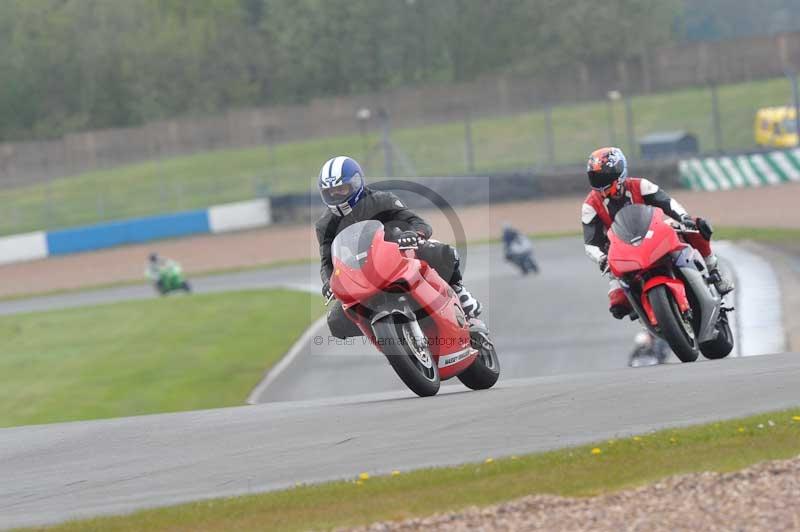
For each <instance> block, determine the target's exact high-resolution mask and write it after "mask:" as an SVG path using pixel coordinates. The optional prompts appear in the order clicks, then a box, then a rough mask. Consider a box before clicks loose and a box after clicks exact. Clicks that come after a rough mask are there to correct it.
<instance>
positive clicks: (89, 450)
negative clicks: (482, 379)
mask: <svg viewBox="0 0 800 532" xmlns="http://www.w3.org/2000/svg"><path fill="white" fill-rule="evenodd" d="M537 259H538V260H539V262H540V265H541V267H542V274H541V275H540V276H538V277H529V278H523V277H521V276H520V275H519V274H518V273H516V272H515V271H514V270H513V269H512V268H511V267H509V266H507V265H505V264H503V263H502V259H501V257H500V256H499V255H498V249H497V248H496V247H488V246H484V247H479V248H473V249H471V250H470V253H469V255H468V264H467V280H468V281H469V283H468V284H469V287H470V288H471V289H472V290H473V292H474V293H475V294H476V296H478V297H479V298H481V299H482V300H483V302H484V305H485V306H486V308H487V310H486V312H485V318H486V321H487V322H488V323H489V325H490V327H491V329H492V332H493V335H494V337H495V340H496V344H497V347H498V353H499V355H500V357H501V365H502V367H503V376H502V377H501V381H500V382H499V383H498V385H497V387H496V388H495V389H493V390H490V391H486V392H471V391H467V390H466V388H464V387H463V386H461V385H460V384H459V383H457V382H456V383H455V384H452V385H451V384H450V383H445V384H444V385H443V388H442V392H441V394H440V395H439V396H437V397H434V398H428V399H419V398H416V397H414V396H412V395H411V393H410V392H408V391H407V390H405V389H403V385H402V383H400V382H399V380H398V379H397V377H396V376H394V374H393V373H392V371H391V369H390V367H389V366H388V364H387V363H386V362H385V360H383V359H382V358H381V357H380V356H377V355H376V354H374V353H373V352H372V351H371V348H369V346H363V345H361V343H359V342H357V343H356V345H353V346H333V345H328V343H329V342H328V338H327V335H325V334H324V332H325V331H324V330H323V331H321V332H320V333H319V336H320V337H321V341H320V340H317V342H319V343H321V345H319V346H318V345H316V344H317V342H315V341H314V338H313V337H314V336H315V334H311V335H310V337H309V341H308V343H306V344H304V345H301V346H300V347H299V349H298V350H297V355H296V356H295V357H294V358H293V359H292V360H291V362H290V363H289V364H288V365H286V367H285V369H284V370H283V371H282V372H281V373H280V375H278V377H277V378H276V379H275V380H274V382H272V383H271V384H270V385H269V386H267V387H266V388H264V389H263V390H261V391H260V393H259V395H258V397H257V398H256V399H257V400H258V401H270V402H269V403H268V404H258V405H254V406H244V407H237V408H227V409H218V410H208V411H200V412H186V413H177V414H162V415H154V416H140V417H133V418H122V419H111V420H100V421H90V422H78V423H65V424H52V425H40V426H31V427H18V428H9V429H0V527H12V526H24V525H33V524H43V523H51V522H57V521H61V520H64V519H68V518H74V517H82V516H91V515H97V514H105V513H120V512H125V511H130V510H133V509H137V508H142V507H148V506H157V505H166V504H172V503H177V502H182V501H189V500H196V499H202V498H208V497H216V496H224V495H234V494H242V493H251V492H258V491H265V490H270V489H276V488H281V487H287V486H293V485H294V484H295V483H297V482H315V481H323V480H331V479H338V478H352V477H353V476H354V475H356V474H358V473H359V472H361V471H369V472H370V473H373V474H380V473H386V472H389V471H391V470H393V469H400V470H404V471H406V470H410V469H414V468H419V467H425V466H432V465H446V464H457V463H463V462H466V461H474V460H483V459H485V458H487V457H490V456H491V457H499V456H503V455H510V454H518V453H523V452H531V451H537V450H544V449H551V448H556V447H562V446H567V445H573V444H579V443H586V442H590V441H595V440H603V439H606V438H610V437H615V436H623V435H627V434H632V433H641V432H645V431H648V430H651V429H656V428H663V427H669V426H679V425H686V424H691V423H696V422H703V421H708V420H712V419H720V418H726V417H736V416H742V415H746V414H748V413H754V412H759V411H764V410H770V409H778V408H786V407H790V406H796V405H798V404H800V395H798V393H797V382H798V381H800V357H798V356H797V355H792V354H783V355H770V356H761V357H745V358H731V359H728V360H723V361H718V362H711V361H702V362H697V363H694V364H686V365H681V364H668V365H665V366H659V367H653V368H638V369H630V368H627V367H626V362H627V355H628V351H629V350H630V348H631V339H632V335H633V333H634V332H635V331H636V330H637V328H636V326H635V324H631V323H625V324H621V323H619V322H616V321H615V320H613V319H611V318H610V317H609V315H608V314H607V311H606V302H605V293H606V290H607V285H606V284H605V283H604V281H603V280H602V279H600V278H599V275H598V274H597V272H596V269H595V268H594V267H593V266H592V265H591V263H590V262H589V261H588V260H586V259H585V258H584V257H583V255H582V249H581V246H580V242H579V241H577V240H573V239H566V240H553V241H543V242H540V243H538V245H537ZM315 269H316V268H315V267H309V266H295V267H287V268H282V269H273V270H269V271H265V272H245V273H239V274H228V275H220V276H213V277H208V278H205V279H197V280H195V286H196V287H197V289H198V291H205V290H209V291H211V290H221V289H231V288H250V287H254V286H277V285H286V284H288V285H291V286H295V287H298V288H306V289H316V286H317V285H318V279H317V277H316V274H315ZM145 290H147V293H145V292H144V291H145ZM87 297H89V296H86V295H85V294H83V295H78V294H65V295H61V296H50V297H48V298H37V299H36V300H27V301H11V302H5V303H2V304H0V312H1V313H8V312H13V311H16V312H19V311H23V310H33V308H32V305H33V306H35V305H40V306H38V307H35V308H37V309H38V308H44V307H42V306H41V305H43V303H42V302H43V301H45V300H46V301H47V305H46V306H48V307H50V308H53V307H68V306H75V305H80V304H87V299H86V298H87ZM140 297H153V296H152V292H150V291H149V289H145V288H143V287H126V288H120V289H109V290H104V291H95V292H93V293H92V295H91V296H90V297H89V299H91V302H98V301H110V300H114V299H120V298H122V299H125V298H140ZM32 301H35V302H33V303H32ZM10 306H15V308H16V310H13V309H11V308H10Z"/></svg>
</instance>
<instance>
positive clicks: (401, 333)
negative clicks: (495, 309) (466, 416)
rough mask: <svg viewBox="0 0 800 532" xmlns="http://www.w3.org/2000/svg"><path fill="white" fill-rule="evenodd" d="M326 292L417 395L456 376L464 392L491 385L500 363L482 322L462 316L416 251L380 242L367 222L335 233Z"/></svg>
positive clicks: (378, 229)
mask: <svg viewBox="0 0 800 532" xmlns="http://www.w3.org/2000/svg"><path fill="white" fill-rule="evenodd" d="M331 256H332V257H333V266H334V270H333V275H332V276H331V290H332V291H333V295H334V296H335V297H336V299H338V300H339V301H340V302H341V303H342V308H344V311H345V314H346V315H347V317H348V318H349V319H350V320H352V321H353V322H354V323H355V324H356V325H358V328H359V329H361V331H362V332H363V333H364V335H365V336H367V337H368V338H370V339H371V341H372V343H373V344H374V345H375V346H376V347H377V348H378V349H379V350H380V351H381V352H382V353H383V354H384V355H385V356H386V358H387V360H388V361H389V364H391V366H392V367H393V368H394V370H395V372H396V373H397V375H398V377H400V379H401V380H402V381H403V382H404V383H405V384H406V386H408V387H409V388H410V389H411V390H412V391H413V392H414V393H416V394H417V395H419V396H430V395H436V393H437V392H438V391H439V385H440V381H442V380H446V379H450V378H452V377H458V378H459V380H460V381H461V382H462V383H464V385H466V386H467V387H468V388H472V389H473V390H483V389H487V388H491V387H492V386H493V385H494V383H495V382H497V379H498V377H499V376H500V363H499V361H498V359H497V353H496V352H495V349H494V345H493V344H492V341H491V340H490V338H489V331H488V329H487V328H486V326H485V325H484V324H483V322H482V321H480V320H477V319H469V320H468V319H467V318H466V316H465V315H464V311H463V310H462V309H461V305H460V304H459V302H458V297H457V296H456V295H455V293H454V292H453V290H452V288H450V286H449V285H448V284H447V283H446V282H445V281H444V280H443V279H442V278H441V277H440V276H439V274H438V273H436V271H435V270H434V269H433V268H431V267H430V266H429V265H428V264H427V263H426V262H425V261H422V260H419V259H417V257H416V248H401V247H400V246H398V244H397V243H395V242H389V241H387V240H385V234H384V227H383V224H382V223H380V222H378V221H376V220H367V221H364V222H359V223H356V224H353V225H351V226H350V227H348V228H347V229H345V230H343V231H342V232H341V233H339V234H338V235H337V236H336V239H335V240H334V241H333V246H332V248H331Z"/></svg>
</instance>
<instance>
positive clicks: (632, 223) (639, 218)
mask: <svg viewBox="0 0 800 532" xmlns="http://www.w3.org/2000/svg"><path fill="white" fill-rule="evenodd" d="M655 212H656V210H655V209H654V208H653V207H649V206H647V205H628V206H627V207H624V208H623V209H622V210H620V211H619V212H618V213H617V216H616V217H615V218H614V223H613V224H612V225H611V230H612V231H614V234H615V235H617V237H618V238H619V239H620V240H622V241H623V242H625V243H626V244H630V245H632V246H638V245H640V244H641V243H642V242H643V241H644V239H645V237H647V232H648V231H650V224H651V223H652V221H653V216H654V214H655Z"/></svg>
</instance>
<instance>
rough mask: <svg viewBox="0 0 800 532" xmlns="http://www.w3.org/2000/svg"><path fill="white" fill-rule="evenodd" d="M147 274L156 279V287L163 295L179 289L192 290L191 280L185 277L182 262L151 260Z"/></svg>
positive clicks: (188, 291)
mask: <svg viewBox="0 0 800 532" xmlns="http://www.w3.org/2000/svg"><path fill="white" fill-rule="evenodd" d="M145 274H146V275H147V277H148V278H150V279H152V280H154V281H155V285H154V286H155V289H156V291H157V292H158V293H159V294H161V295H162V296H165V295H167V294H169V293H170V292H175V291H177V290H182V291H184V292H187V293H190V292H191V291H192V287H191V285H190V284H189V281H187V280H186V279H185V278H184V277H183V270H182V269H181V266H180V264H178V263H177V262H175V261H173V260H169V259H166V260H164V259H158V260H151V264H150V265H149V267H148V269H147V271H146V272H145Z"/></svg>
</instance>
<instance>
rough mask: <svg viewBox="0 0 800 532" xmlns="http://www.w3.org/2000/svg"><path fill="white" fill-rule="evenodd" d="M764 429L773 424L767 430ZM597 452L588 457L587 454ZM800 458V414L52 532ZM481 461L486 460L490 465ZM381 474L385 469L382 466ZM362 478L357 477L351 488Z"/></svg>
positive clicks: (607, 486)
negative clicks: (799, 456)
mask: <svg viewBox="0 0 800 532" xmlns="http://www.w3.org/2000/svg"><path fill="white" fill-rule="evenodd" d="M770 422H773V424H772V425H770ZM595 448H596V449H599V451H600V452H599V454H594V453H593V452H592V450H593V449H595ZM798 454H800V409H794V410H792V411H784V412H775V413H770V414H763V415H759V416H753V417H748V418H745V419H740V420H734V421H724V422H719V423H713V424H708V425H700V426H695V427H690V428H682V429H674V430H666V431H661V432H657V433H650V434H646V435H642V436H640V437H635V438H627V439H620V440H611V441H606V442H598V443H596V444H594V445H589V446H581V447H576V448H571V449H563V450H558V451H553V452H547V453H538V454H532V455H527V456H522V457H516V458H507V459H503V460H494V461H492V462H490V463H479V464H470V465H465V466H461V467H454V468H441V469H428V470H422V471H415V472H411V473H405V472H404V473H402V474H400V475H397V476H387V477H379V478H371V479H369V480H366V481H363V482H358V483H356V482H354V481H350V482H335V483H328V484H322V485H316V486H299V487H297V488H294V489H290V490H285V491H280V492H273V493H267V494H262V495H253V496H247V497H238V498H228V499H216V500H212V501H204V502H197V503H192V504H185V505H181V506H173V507H169V508H163V509H157V510H147V511H142V512H138V513H135V514H132V515H128V516H119V517H104V518H98V519H90V520H84V521H75V522H72V523H66V524H64V525H60V526H56V527H52V528H48V529H47V530H52V531H58V532H73V531H95V530H96V531H100V530H102V531H108V532H128V531H134V530H149V531H167V530H170V531H177V530H192V531H201V532H213V531H239V530H242V531H244V530H247V531H250V530H265V531H267V530H269V531H277V530H308V529H328V528H333V527H336V526H347V525H357V524H365V523H370V522H374V521H378V520H389V519H391V520H397V519H404V518H409V517H416V516H424V515H429V514H433V513H436V512H444V511H448V510H455V509H459V508H464V507H466V506H470V505H489V504H494V503H499V502H502V501H506V500H509V499H513V498H517V497H521V496H524V495H530V494H536V493H548V494H555V495H563V496H577V497H584V496H592V495H597V494H601V493H607V492H609V491H614V490H619V489H623V488H628V487H632V486H637V485H641V484H645V483H648V482H652V481H655V480H657V479H660V478H663V477H666V476H669V475H674V474H680V473H690V472H698V471H719V472H729V471H735V470H739V469H742V468H744V467H747V466H749V465H752V464H754V463H756V462H760V461H763V460H773V459H785V458H790V457H793V456H796V455H798ZM487 458H488V457H487ZM387 467H391V464H390V463H387ZM358 474H359V472H357V471H354V472H353V477H354V479H355V477H356V475H358Z"/></svg>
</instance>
